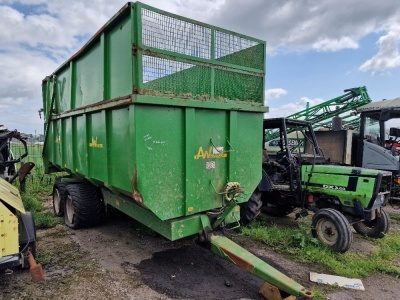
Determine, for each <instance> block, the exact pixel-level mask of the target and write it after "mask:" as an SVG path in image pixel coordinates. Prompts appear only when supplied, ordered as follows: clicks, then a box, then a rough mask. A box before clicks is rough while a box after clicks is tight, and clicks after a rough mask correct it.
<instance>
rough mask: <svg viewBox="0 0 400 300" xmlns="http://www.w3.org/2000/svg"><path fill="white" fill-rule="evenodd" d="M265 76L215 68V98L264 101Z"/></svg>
mask: <svg viewBox="0 0 400 300" xmlns="http://www.w3.org/2000/svg"><path fill="white" fill-rule="evenodd" d="M263 86H264V78H263V77H259V76H252V75H247V74H241V73H235V72H229V71H225V70H215V98H216V99H217V100H226V99H232V100H241V101H255V102H261V103H262V102H263V94H262V90H263Z"/></svg>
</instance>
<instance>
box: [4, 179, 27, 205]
mask: <svg viewBox="0 0 400 300" xmlns="http://www.w3.org/2000/svg"><path fill="white" fill-rule="evenodd" d="M0 200H1V201H4V202H5V203H7V204H8V205H10V206H12V207H14V208H15V209H16V210H18V211H20V212H22V213H25V208H24V205H23V203H22V199H21V195H20V194H19V191H18V188H16V187H15V186H13V185H12V184H10V183H9V182H7V181H5V180H4V179H2V178H0Z"/></svg>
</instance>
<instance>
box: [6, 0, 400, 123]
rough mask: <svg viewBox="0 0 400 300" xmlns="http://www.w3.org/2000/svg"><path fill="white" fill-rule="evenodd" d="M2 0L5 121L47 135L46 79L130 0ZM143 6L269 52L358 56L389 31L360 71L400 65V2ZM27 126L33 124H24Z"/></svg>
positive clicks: (276, 92) (276, 93)
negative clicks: (371, 39) (262, 44)
mask: <svg viewBox="0 0 400 300" xmlns="http://www.w3.org/2000/svg"><path fill="white" fill-rule="evenodd" d="M0 1H1V4H0V28H2V30H1V31H0V107H2V108H3V109H7V111H6V114H3V116H4V117H2V120H1V122H2V123H6V122H7V123H10V124H12V125H9V127H14V126H15V127H16V128H18V129H20V128H21V126H26V127H25V128H26V130H32V129H33V128H35V129H37V130H39V127H42V125H41V124H42V122H43V121H42V120H39V119H38V118H37V110H38V109H39V108H40V107H41V106H42V104H41V86H40V85H41V80H42V79H43V78H44V76H46V75H49V74H51V73H52V72H53V71H54V70H55V69H56V68H57V66H59V65H60V64H61V63H63V62H64V61H65V60H66V59H68V58H69V57H70V56H71V55H72V54H74V53H75V52H76V51H77V50H78V49H79V48H80V47H81V46H82V45H83V43H85V42H86V41H87V40H88V39H89V38H90V37H91V36H92V35H93V34H94V33H95V32H97V30H98V29H99V28H100V27H101V26H103V25H104V23H105V22H107V20H109V19H110V18H111V17H112V16H113V15H114V14H115V13H116V12H117V11H118V10H119V9H120V8H121V7H122V6H124V5H125V4H126V0H115V1H109V0H91V1H88V0H70V1H58V0H0ZM143 2H145V3H147V4H149V5H152V6H155V7H158V8H160V9H163V10H166V11H169V12H172V13H177V14H180V15H183V16H185V17H189V18H193V19H196V20H199V21H202V22H206V23H210V24H212V25H215V26H220V27H223V28H227V29H230V30H233V31H237V32H240V33H243V34H247V35H249V36H254V37H258V38H260V39H263V40H267V41H268V53H273V52H274V51H280V49H284V50H285V51H287V52H291V51H299V50H301V51H308V50H314V51H339V50H342V49H353V50H356V49H357V47H359V45H358V42H359V40H360V39H361V38H362V37H364V36H366V35H368V34H370V33H381V34H383V36H382V37H381V38H380V39H379V41H378V47H379V52H378V53H377V54H376V56H374V57H372V58H371V59H370V60H368V61H367V62H365V63H364V64H363V65H362V66H361V67H360V70H361V71H383V70H387V69H390V68H395V67H399V66H400V61H399V60H400V58H399V49H398V45H399V42H400V41H399V36H400V32H399V31H400V30H399V25H398V24H399V23H400V6H399V5H398V0H386V1H380V2H379V1H373V0H366V1H364V2H363V5H360V4H359V1H357V0H337V1H330V0H321V1H309V0H287V1H284V2H282V1H280V0H269V1H264V0H248V1H245V2H243V1H239V0H229V1H227V0H203V1H201V0H166V1H159V0H143ZM21 7H22V8H21ZM396 24H397V25H396ZM286 94H287V91H286V90H284V89H282V88H275V89H270V90H267V91H266V92H265V97H266V99H277V98H279V97H282V96H284V95H286ZM312 101H315V99H313V100H312ZM282 108H283V109H285V111H287V113H288V114H291V113H294V112H298V111H299V110H302V109H304V108H305V103H304V102H303V101H302V100H300V101H298V102H296V103H293V104H290V105H288V106H285V107H282ZM282 108H271V112H273V111H275V110H276V111H277V112H278V111H279V112H281V111H282ZM289 111H290V112H289ZM21 122H22V123H24V124H26V125H18V124H21ZM14 124H15V125H14ZM5 125H6V126H7V124H5ZM36 127H38V128H36ZM25 128H21V130H25Z"/></svg>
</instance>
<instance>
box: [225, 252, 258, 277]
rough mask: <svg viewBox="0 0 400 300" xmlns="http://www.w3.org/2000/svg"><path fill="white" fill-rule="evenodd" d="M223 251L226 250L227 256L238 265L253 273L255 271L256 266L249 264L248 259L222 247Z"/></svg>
mask: <svg viewBox="0 0 400 300" xmlns="http://www.w3.org/2000/svg"><path fill="white" fill-rule="evenodd" d="M221 250H222V252H224V254H225V255H226V256H228V257H229V258H230V259H231V260H232V261H233V262H234V263H235V264H236V265H237V266H238V267H240V268H242V269H244V270H246V271H248V272H250V273H253V271H254V266H253V265H252V264H249V262H248V261H246V260H245V259H243V258H241V257H240V256H237V255H236V254H234V253H232V252H230V251H229V250H227V249H221Z"/></svg>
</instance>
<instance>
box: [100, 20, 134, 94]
mask: <svg viewBox="0 0 400 300" xmlns="http://www.w3.org/2000/svg"><path fill="white" fill-rule="evenodd" d="M131 26H132V22H131V19H130V16H129V15H127V16H126V17H125V18H124V19H123V20H121V21H120V22H119V23H118V25H117V26H115V27H113V28H112V29H111V30H110V32H108V33H107V34H106V57H107V58H106V65H107V69H106V71H108V72H106V75H105V76H106V82H107V85H106V86H107V87H108V90H106V93H105V99H113V98H117V97H121V96H125V95H128V94H130V93H132V64H131V63H129V62H130V61H131V60H132V37H131Z"/></svg>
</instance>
